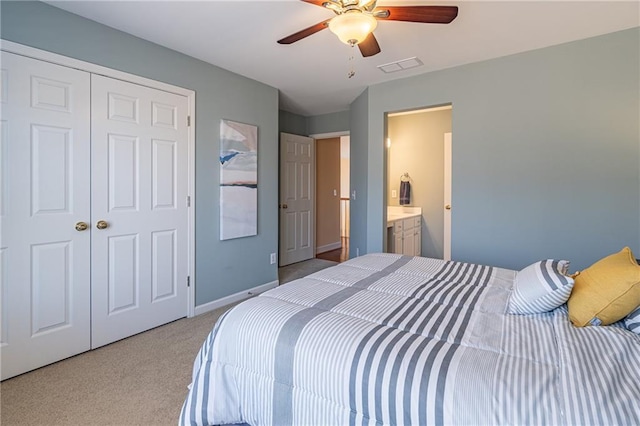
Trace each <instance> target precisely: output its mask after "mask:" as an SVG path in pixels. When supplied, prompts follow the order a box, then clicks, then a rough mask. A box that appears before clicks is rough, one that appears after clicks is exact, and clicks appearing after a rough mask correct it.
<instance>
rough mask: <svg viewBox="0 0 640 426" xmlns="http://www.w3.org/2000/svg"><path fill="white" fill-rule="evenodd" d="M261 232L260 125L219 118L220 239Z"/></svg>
mask: <svg viewBox="0 0 640 426" xmlns="http://www.w3.org/2000/svg"><path fill="white" fill-rule="evenodd" d="M257 234H258V127H257V126H253V125H251V124H244V123H237V122H235V121H230V120H222V121H221V122H220V239H221V240H230V239H233V238H242V237H250V236H252V235H257Z"/></svg>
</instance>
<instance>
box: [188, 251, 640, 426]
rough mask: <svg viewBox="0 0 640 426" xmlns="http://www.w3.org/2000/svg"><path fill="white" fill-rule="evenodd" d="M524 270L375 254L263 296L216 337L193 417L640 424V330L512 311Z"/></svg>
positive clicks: (200, 367) (200, 376)
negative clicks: (517, 278) (516, 284)
mask: <svg viewBox="0 0 640 426" xmlns="http://www.w3.org/2000/svg"><path fill="white" fill-rule="evenodd" d="M516 273H517V272H516V271H512V270H507V269H501V268H496V267H489V266H482V265H475V264H469V263H461V262H452V261H443V260H438V259H429V258H421V257H408V256H402V255H394V254H369V255H366V256H361V257H357V258H354V259H351V260H349V261H348V262H345V263H342V264H340V265H338V266H335V267H331V268H328V269H325V270H322V271H320V272H317V273H315V274H312V275H309V276H307V277H304V278H302V279H299V280H296V281H294V282H291V283H288V284H286V285H282V286H279V287H277V288H275V289H272V290H270V291H268V292H265V293H263V294H261V295H260V296H258V297H254V298H252V299H249V300H247V301H245V302H243V303H241V304H239V305H238V306H236V307H234V308H233V309H231V310H229V311H227V312H226V313H225V314H224V315H223V316H222V317H221V318H220V319H219V320H218V322H217V323H216V325H215V327H214V329H213V330H212V332H211V334H210V335H209V336H208V338H207V339H206V341H205V342H204V344H203V346H202V348H201V350H200V352H199V354H198V356H197V358H196V360H195V362H194V367H193V381H192V383H191V385H190V390H189V392H188V395H187V397H186V400H185V403H184V406H183V408H182V412H181V416H180V420H179V421H180V424H185V425H186V424H198V425H208V424H233V423H248V424H250V425H254V426H256V425H287V424H294V425H356V424H357V425H374V424H385V425H387V424H388V425H427V424H429V425H431V424H435V425H443V424H446V425H449V424H457V425H489V424H490V425H496V424H545V425H559V424H563V425H564V424H575V425H587V424H599V425H612V424H617V425H624V424H628V425H638V424H640V336H639V335H637V334H634V333H632V332H630V331H628V330H626V329H625V328H624V327H623V326H622V325H620V324H619V323H616V324H613V325H611V326H607V327H584V328H578V327H574V326H573V325H571V323H570V322H569V321H568V319H567V308H566V305H563V306H560V307H559V308H557V309H554V310H553V311H551V312H547V313H542V314H534V315H512V314H507V313H506V312H507V303H508V299H509V295H510V293H511V290H512V287H513V282H514V278H515V276H516Z"/></svg>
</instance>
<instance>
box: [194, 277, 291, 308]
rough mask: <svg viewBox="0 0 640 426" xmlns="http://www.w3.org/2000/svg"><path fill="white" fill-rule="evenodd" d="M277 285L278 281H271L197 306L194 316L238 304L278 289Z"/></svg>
mask: <svg viewBox="0 0 640 426" xmlns="http://www.w3.org/2000/svg"><path fill="white" fill-rule="evenodd" d="M279 284H280V281H279V280H275V281H271V282H269V283H266V284H262V285H259V286H257V287H253V288H250V289H248V290H244V291H240V292H238V293H235V294H232V295H229V296H226V297H223V298H222V299H217V300H214V301H212V302H209V303H205V304H203V305H198V306H196V309H195V314H196V315H200V314H204V313H205V312H209V311H213V310H214V309H218V308H221V307H223V306H226V305H229V304H231V303H234V302H238V301H240V300H243V299H248V298H249V297H251V296H255V295H256V294H260V293H264V292H265V291H267V290H271V289H272V288H275V287H278V285H279Z"/></svg>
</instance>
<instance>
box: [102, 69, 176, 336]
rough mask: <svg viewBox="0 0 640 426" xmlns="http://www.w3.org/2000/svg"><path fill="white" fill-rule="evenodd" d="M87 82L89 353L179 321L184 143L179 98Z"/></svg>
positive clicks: (133, 87)
mask: <svg viewBox="0 0 640 426" xmlns="http://www.w3.org/2000/svg"><path fill="white" fill-rule="evenodd" d="M91 82H92V85H91V114H92V117H93V119H92V126H91V140H92V148H91V158H92V161H91V182H92V183H91V215H92V218H93V230H92V242H91V257H92V269H91V288H92V291H91V319H92V325H93V328H92V335H91V346H92V347H93V348H96V347H98V346H102V345H105V344H107V343H111V342H113V341H115V340H119V339H122V338H123V337H127V336H131V335H133V334H136V333H139V332H141V331H145V330H148V329H150V328H152V327H155V326H157V325H160V324H165V323H167V322H170V321H173V320H175V319H178V318H181V317H183V316H185V315H186V310H187V283H186V279H187V252H188V250H187V224H188V217H187V212H188V210H187V205H186V200H187V182H188V180H187V153H188V150H187V140H188V139H187V137H188V136H187V118H186V117H187V98H186V97H184V96H180V95H175V94H172V93H167V92H163V91H160V90H156V89H151V88H148V87H143V86H140V85H137V84H132V83H127V82H123V81H119V80H115V79H112V78H107V77H102V76H97V75H92V77H91ZM101 221H102V222H101ZM101 224H102V226H106V228H104V229H99V226H100V225H101ZM100 227H101V226H100Z"/></svg>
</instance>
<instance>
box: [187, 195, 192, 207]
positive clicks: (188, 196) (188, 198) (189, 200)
mask: <svg viewBox="0 0 640 426" xmlns="http://www.w3.org/2000/svg"><path fill="white" fill-rule="evenodd" d="M187 207H191V196H190V195H187Z"/></svg>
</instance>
